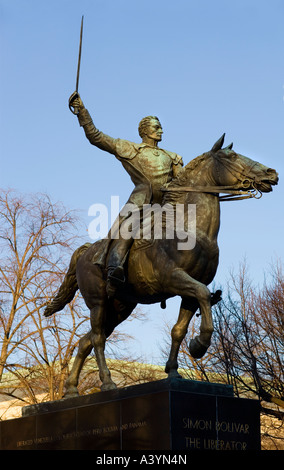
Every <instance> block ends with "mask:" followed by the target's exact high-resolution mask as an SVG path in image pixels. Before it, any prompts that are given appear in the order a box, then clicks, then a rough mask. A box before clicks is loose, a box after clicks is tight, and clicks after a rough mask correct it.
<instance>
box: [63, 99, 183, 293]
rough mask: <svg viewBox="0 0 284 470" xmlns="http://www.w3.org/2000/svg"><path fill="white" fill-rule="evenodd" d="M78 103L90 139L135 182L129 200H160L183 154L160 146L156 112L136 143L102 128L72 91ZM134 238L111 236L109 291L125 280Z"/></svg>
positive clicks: (73, 101)
mask: <svg viewBox="0 0 284 470" xmlns="http://www.w3.org/2000/svg"><path fill="white" fill-rule="evenodd" d="M70 106H72V107H74V108H75V107H76V109H77V113H78V114H77V117H78V120H79V124H80V126H82V127H83V129H84V131H85V134H86V137H87V139H88V140H89V142H90V143H91V144H93V145H95V146H96V147H98V148H100V149H101V150H104V151H106V152H109V153H111V154H113V155H115V157H116V158H117V159H118V160H119V161H120V162H121V163H122V165H123V167H124V168H125V170H126V171H127V173H128V174H129V175H130V177H131V180H132V182H133V183H134V186H135V188H134V190H133V191H132V193H131V195H130V197H129V199H128V201H127V203H129V204H135V205H136V206H138V208H139V209H142V207H143V204H152V203H161V202H162V192H161V191H160V188H161V187H162V186H163V185H165V184H166V183H168V182H169V181H171V180H172V179H173V178H175V177H176V176H177V174H178V172H179V171H180V169H181V168H182V165H183V162H182V158H181V157H180V156H179V155H177V154H176V153H173V152H169V151H167V150H164V149H161V148H160V147H158V143H159V142H160V141H161V140H162V134H163V131H162V127H161V123H160V121H159V119H158V118H157V117H156V116H147V117H145V118H143V119H142V120H141V121H140V124H139V128H138V132H139V135H140V137H141V139H142V142H141V143H139V144H137V143H134V142H130V141H128V140H124V139H114V138H112V137H110V136H108V135H106V134H104V133H103V132H101V131H99V130H98V129H97V128H96V127H95V125H94V123H93V121H92V118H91V116H90V114H89V112H88V110H87V109H86V108H85V106H84V104H83V102H82V100H81V98H80V96H79V94H78V93H77V92H75V93H73V94H72V95H71V97H70V99H69V107H70ZM132 242H133V240H132V239H131V238H130V239H123V238H122V237H119V238H118V239H115V240H112V242H111V247H110V254H109V255H108V262H107V272H108V275H107V292H108V295H109V296H112V295H114V292H115V287H116V286H117V285H119V283H121V282H124V280H125V279H124V270H123V262H124V260H125V258H126V255H127V253H128V250H129V249H130V246H131V244H132Z"/></svg>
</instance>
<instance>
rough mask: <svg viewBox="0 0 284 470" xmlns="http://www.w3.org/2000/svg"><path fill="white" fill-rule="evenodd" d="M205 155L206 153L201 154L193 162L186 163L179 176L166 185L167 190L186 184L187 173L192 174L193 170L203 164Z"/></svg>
mask: <svg viewBox="0 0 284 470" xmlns="http://www.w3.org/2000/svg"><path fill="white" fill-rule="evenodd" d="M207 155H208V153H203V154H202V155H199V156H198V157H195V158H194V159H193V160H191V161H190V162H189V163H187V165H186V166H185V167H183V168H182V170H181V171H180V172H179V174H178V175H177V176H176V177H175V178H173V179H172V180H171V181H170V183H169V184H168V188H170V187H173V186H183V185H184V184H186V183H187V182H188V173H192V171H193V170H195V168H196V167H197V166H198V165H199V164H200V163H201V162H203V160H205V158H206V157H207Z"/></svg>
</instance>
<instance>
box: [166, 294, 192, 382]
mask: <svg viewBox="0 0 284 470" xmlns="http://www.w3.org/2000/svg"><path fill="white" fill-rule="evenodd" d="M198 307H199V305H198V302H197V301H196V299H190V301H188V302H186V301H183V302H182V304H181V307H180V311H179V317H178V321H177V323H176V324H175V325H174V327H173V329H172V331H171V336H172V346H171V351H170V355H169V359H168V361H167V363H166V368H165V372H166V373H167V374H168V375H169V377H180V378H181V375H180V374H179V373H178V371H177V370H178V352H179V348H180V345H181V343H182V340H183V339H184V337H185V335H186V333H187V329H188V325H189V322H190V320H191V319H192V317H193V315H194V314H195V312H196V310H197V309H198Z"/></svg>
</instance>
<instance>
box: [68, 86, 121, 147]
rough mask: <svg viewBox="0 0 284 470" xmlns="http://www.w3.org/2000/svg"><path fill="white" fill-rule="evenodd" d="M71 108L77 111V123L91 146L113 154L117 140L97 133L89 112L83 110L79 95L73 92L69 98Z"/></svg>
mask: <svg viewBox="0 0 284 470" xmlns="http://www.w3.org/2000/svg"><path fill="white" fill-rule="evenodd" d="M70 105H71V106H73V107H74V108H75V107H76V108H77V109H78V114H77V117H78V121H79V124H80V126H81V127H83V129H84V131H85V134H86V137H87V139H88V140H89V142H90V143H91V144H92V145H95V146H96V147H98V148H100V149H101V150H105V151H106V152H109V153H112V154H115V153H116V144H117V139H114V138H113V137H110V136H109V135H107V134H104V133H103V132H101V131H99V130H98V129H97V128H96V126H95V125H94V123H93V120H92V118H91V116H90V113H89V111H88V110H87V109H86V108H85V106H84V103H83V101H82V100H81V98H80V95H79V94H78V93H77V92H75V93H73V94H72V95H71V96H70V98H69V107H70Z"/></svg>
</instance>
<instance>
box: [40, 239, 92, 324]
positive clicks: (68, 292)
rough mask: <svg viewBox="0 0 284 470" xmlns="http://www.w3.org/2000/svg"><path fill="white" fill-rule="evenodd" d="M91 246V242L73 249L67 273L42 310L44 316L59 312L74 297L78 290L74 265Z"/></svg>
mask: <svg viewBox="0 0 284 470" xmlns="http://www.w3.org/2000/svg"><path fill="white" fill-rule="evenodd" d="M90 246H91V243H85V244H84V245H82V246H80V247H79V248H77V250H75V251H74V253H73V255H72V257H71V260H70V264H69V269H68V271H67V274H66V275H65V277H64V280H63V282H62V284H61V286H60V288H59V291H58V292H57V294H56V296H55V297H54V299H53V300H52V301H51V302H50V303H49V304H48V305H47V307H46V308H45V310H44V316H45V317H50V316H51V315H53V314H54V313H55V312H59V311H60V310H62V309H63V308H64V307H65V305H67V304H69V302H71V300H72V299H73V298H74V296H75V294H76V292H77V290H78V288H79V287H78V283H77V278H76V266H77V262H78V259H79V258H80V256H82V254H83V253H85V251H86V250H87V249H88V248H89V247H90Z"/></svg>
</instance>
